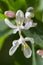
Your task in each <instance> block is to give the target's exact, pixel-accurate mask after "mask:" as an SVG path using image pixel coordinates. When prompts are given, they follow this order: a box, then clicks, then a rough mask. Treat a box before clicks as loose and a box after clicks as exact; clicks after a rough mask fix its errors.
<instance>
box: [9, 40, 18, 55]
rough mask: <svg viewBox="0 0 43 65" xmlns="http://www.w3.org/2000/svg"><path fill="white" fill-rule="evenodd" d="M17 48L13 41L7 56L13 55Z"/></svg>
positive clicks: (15, 42) (16, 43)
mask: <svg viewBox="0 0 43 65" xmlns="http://www.w3.org/2000/svg"><path fill="white" fill-rule="evenodd" d="M18 47H19V44H18V42H17V41H13V46H12V47H11V48H10V50H9V55H10V56H12V55H13V54H14V53H15V51H16V50H17V48H18Z"/></svg>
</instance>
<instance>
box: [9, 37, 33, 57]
mask: <svg viewBox="0 0 43 65" xmlns="http://www.w3.org/2000/svg"><path fill="white" fill-rule="evenodd" d="M25 41H30V42H31V43H34V39H33V38H29V37H26V38H23V37H22V36H21V37H20V38H19V39H18V40H14V41H13V43H12V44H13V45H12V47H11V49H10V50H9V55H10V56H12V55H13V54H14V53H15V51H16V50H17V48H18V47H19V45H20V44H22V51H23V54H24V56H25V57H26V58H30V57H31V54H32V51H31V48H30V47H29V46H28V44H26V42H25Z"/></svg>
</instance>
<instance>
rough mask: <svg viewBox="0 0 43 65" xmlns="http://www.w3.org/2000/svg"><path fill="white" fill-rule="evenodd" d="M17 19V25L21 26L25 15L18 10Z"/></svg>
mask: <svg viewBox="0 0 43 65" xmlns="http://www.w3.org/2000/svg"><path fill="white" fill-rule="evenodd" d="M16 19H17V23H18V24H21V23H23V21H24V13H23V12H22V11H21V10H18V11H17V13H16Z"/></svg>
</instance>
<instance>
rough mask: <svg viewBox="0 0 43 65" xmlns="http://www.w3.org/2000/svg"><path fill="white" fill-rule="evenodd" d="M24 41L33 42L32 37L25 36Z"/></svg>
mask: <svg viewBox="0 0 43 65" xmlns="http://www.w3.org/2000/svg"><path fill="white" fill-rule="evenodd" d="M25 41H30V42H31V43H33V44H34V39H33V38H29V37H26V38H25Z"/></svg>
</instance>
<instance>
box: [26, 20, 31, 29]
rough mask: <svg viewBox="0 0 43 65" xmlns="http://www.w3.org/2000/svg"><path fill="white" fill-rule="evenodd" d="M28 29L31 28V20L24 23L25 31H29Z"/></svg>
mask: <svg viewBox="0 0 43 65" xmlns="http://www.w3.org/2000/svg"><path fill="white" fill-rule="evenodd" d="M30 27H32V20H30V21H28V20H27V21H26V22H25V29H26V30H27V29H29V28H30Z"/></svg>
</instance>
